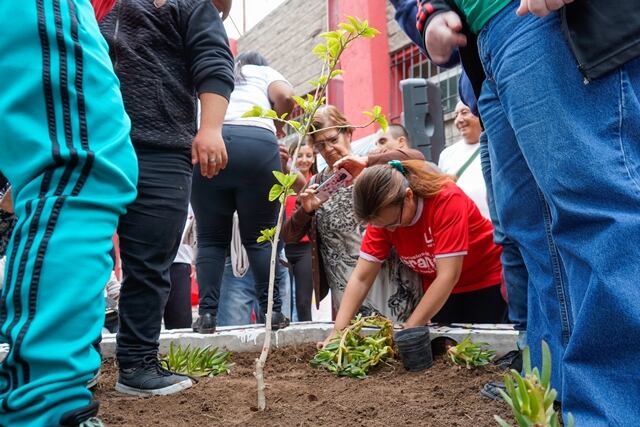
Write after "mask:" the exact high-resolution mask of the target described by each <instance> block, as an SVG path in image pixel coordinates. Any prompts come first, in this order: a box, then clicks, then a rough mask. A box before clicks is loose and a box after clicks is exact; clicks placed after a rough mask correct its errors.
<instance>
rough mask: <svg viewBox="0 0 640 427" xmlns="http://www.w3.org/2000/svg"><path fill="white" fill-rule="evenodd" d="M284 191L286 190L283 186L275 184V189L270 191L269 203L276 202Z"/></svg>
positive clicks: (272, 188)
mask: <svg viewBox="0 0 640 427" xmlns="http://www.w3.org/2000/svg"><path fill="white" fill-rule="evenodd" d="M283 191H284V188H283V187H282V185H280V184H273V187H271V190H270V191H269V201H270V202H273V201H274V200H276V199H277V198H278V197H280V195H281V194H282V192H283Z"/></svg>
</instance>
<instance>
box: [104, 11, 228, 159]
mask: <svg viewBox="0 0 640 427" xmlns="http://www.w3.org/2000/svg"><path fill="white" fill-rule="evenodd" d="M155 3H161V2H159V1H156V2H155ZM100 29H101V31H102V34H103V35H104V37H105V39H106V40H107V42H108V43H109V52H110V56H111V60H112V61H113V66H114V69H115V72H116V75H117V76H118V78H119V79H120V86H121V90H122V97H123V99H124V106H125V109H126V111H127V114H129V117H130V118H131V122H132V126H131V140H132V142H133V144H134V146H136V147H142V146H147V147H165V148H189V147H190V146H191V142H192V141H193V138H194V136H195V133H196V105H197V104H196V93H205V92H210V93H216V94H219V95H222V96H224V97H225V98H227V99H229V96H230V94H231V91H232V90H233V82H234V77H233V56H232V54H231V50H230V49H229V41H228V40H227V34H226V32H225V30H224V27H223V25H222V21H221V20H220V16H219V15H218V12H217V10H216V9H215V7H214V6H213V3H212V1H211V0H167V1H166V2H165V4H164V5H162V6H161V7H156V6H155V5H154V1H153V0H118V2H117V3H116V5H115V6H114V8H113V10H112V11H111V12H110V13H109V15H107V16H106V17H105V18H104V20H103V21H102V22H101V24H100Z"/></svg>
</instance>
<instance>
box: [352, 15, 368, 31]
mask: <svg viewBox="0 0 640 427" xmlns="http://www.w3.org/2000/svg"><path fill="white" fill-rule="evenodd" d="M347 19H348V20H349V22H351V25H352V26H353V28H354V29H355V30H356V31H355V32H358V33H359V32H360V31H362V29H363V28H364V26H365V25H366V21H365V22H364V23H363V22H362V21H360V20H359V19H358V18H356V17H353V16H347Z"/></svg>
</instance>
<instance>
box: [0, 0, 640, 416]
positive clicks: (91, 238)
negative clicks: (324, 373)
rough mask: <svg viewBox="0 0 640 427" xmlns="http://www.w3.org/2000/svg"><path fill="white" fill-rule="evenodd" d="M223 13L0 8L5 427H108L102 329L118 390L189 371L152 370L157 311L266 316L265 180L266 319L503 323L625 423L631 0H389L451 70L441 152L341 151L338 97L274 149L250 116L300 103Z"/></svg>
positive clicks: (629, 346) (237, 320) (211, 4)
mask: <svg viewBox="0 0 640 427" xmlns="http://www.w3.org/2000/svg"><path fill="white" fill-rule="evenodd" d="M230 4H231V2H230V1H229V0H214V1H209V0H182V1H178V2H175V1H166V0H155V1H146V0H129V1H127V2H115V1H113V0H93V1H91V2H89V1H87V0H66V1H52V2H50V1H44V0H39V1H37V2H35V4H34V5H28V6H21V7H18V8H16V7H12V6H10V5H9V4H8V3H6V2H5V3H3V4H2V6H0V16H2V17H4V19H5V22H4V24H5V26H7V27H8V28H9V29H10V31H8V32H7V33H6V35H4V36H3V37H2V38H0V54H1V55H2V58H3V59H2V62H1V63H0V69H1V70H2V71H3V73H6V74H7V75H11V77H12V78H11V79H4V80H2V81H0V89H1V90H0V94H1V95H0V120H1V126H0V129H1V130H0V146H1V148H2V150H3V152H5V153H9V156H4V155H3V156H2V157H0V170H1V171H2V175H0V260H1V261H0V262H1V263H2V264H1V265H0V269H1V270H2V273H3V274H2V276H1V277H0V283H3V289H2V296H1V299H0V342H2V343H7V344H9V353H8V354H7V356H6V358H5V359H4V360H3V361H2V363H1V364H0V402H1V405H0V425H10V426H17V427H20V426H49V425H63V426H89V425H94V426H95V425H102V424H101V423H100V421H99V420H98V419H97V418H95V416H96V414H97V411H98V403H97V402H93V401H92V397H91V392H90V391H89V389H88V388H89V387H90V386H92V385H94V384H95V383H96V382H97V381H98V380H99V372H100V371H99V367H100V355H99V350H100V344H99V343H100V337H101V331H102V328H103V327H107V329H109V330H117V331H118V334H117V349H116V358H117V362H118V378H117V381H116V385H115V388H116V390H117V391H118V392H121V393H125V394H131V395H135V396H148V395H168V394H173V393H178V392H180V391H182V390H184V389H187V388H189V387H191V386H192V385H193V383H192V380H191V379H190V378H189V377H187V376H184V375H180V374H177V373H174V372H171V371H169V370H167V369H166V368H165V367H163V366H162V365H161V364H160V363H159V360H158V339H159V335H160V331H161V328H162V327H163V325H164V327H165V328H192V329H193V331H195V332H196V333H201V334H210V333H214V332H215V330H216V327H217V326H218V325H238V324H247V323H251V322H258V323H263V322H264V321H265V314H266V312H267V304H268V302H269V301H268V283H269V270H270V258H271V247H270V245H269V244H268V242H262V243H259V242H258V239H257V238H258V237H259V236H260V231H261V230H263V229H267V228H271V227H273V226H274V225H275V224H276V220H277V212H278V209H279V206H278V204H277V203H271V202H269V201H268V198H267V195H268V193H269V189H270V187H271V185H272V184H273V182H274V180H273V175H272V171H274V170H277V171H284V172H287V173H288V172H293V173H294V174H296V176H297V181H296V183H295V185H294V189H295V191H296V192H297V194H296V195H295V196H289V197H287V198H286V200H285V205H286V206H285V213H286V215H285V221H284V224H283V227H282V234H281V238H282V244H281V245H280V247H279V248H278V262H277V274H276V287H275V289H274V298H273V307H274V310H273V314H272V318H271V322H272V325H273V327H274V329H279V328H286V327H287V326H288V325H289V323H290V321H291V314H292V313H295V314H296V319H297V320H300V321H309V320H312V308H313V305H314V303H315V304H319V303H320V301H322V300H323V299H324V298H325V297H327V295H329V294H330V295H331V306H332V308H333V311H334V313H333V314H334V318H335V326H334V329H333V331H332V332H331V334H329V336H328V337H327V338H326V340H325V343H326V342H328V341H329V340H330V339H331V338H332V337H334V336H335V335H336V334H337V333H339V332H340V330H341V329H343V328H344V327H346V326H347V325H348V324H349V322H350V321H351V319H352V318H353V317H354V316H355V315H356V314H357V313H361V314H365V315H367V314H373V313H378V314H382V315H384V316H386V317H388V318H390V319H392V320H393V321H394V323H396V324H397V325H398V326H400V327H403V328H412V327H417V326H422V325H425V324H428V323H430V322H438V323H455V322H465V323H502V322H510V323H513V324H514V326H515V328H516V329H517V330H518V331H519V340H518V348H517V349H515V350H514V352H513V354H514V355H515V356H513V357H514V358H517V356H518V354H519V351H520V349H521V348H522V347H523V346H524V345H526V344H528V345H529V346H530V347H531V349H532V354H533V362H534V364H535V365H540V343H541V342H542V341H543V340H544V341H546V342H547V343H548V344H549V345H550V348H551V351H552V354H553V363H554V371H553V377H552V384H553V386H554V387H555V388H556V389H557V390H558V392H559V394H558V400H559V401H560V402H561V403H562V406H563V410H565V411H566V412H571V413H572V414H573V416H574V418H575V420H576V423H577V425H580V426H597V425H629V423H628V421H629V420H635V419H637V418H640V414H639V413H637V410H638V409H637V407H636V405H634V402H633V397H634V394H633V393H630V392H629V390H635V388H637V386H636V385H637V383H638V378H640V370H638V368H636V367H635V366H636V364H634V363H633V362H634V360H633V356H634V355H635V352H636V350H637V349H638V345H637V336H638V333H637V332H638V330H639V328H640V320H639V319H640V314H639V313H640V311H639V310H638V306H637V304H636V301H637V300H638V297H639V296H640V295H639V293H638V291H637V289H636V287H634V286H632V284H633V280H635V279H636V278H637V277H640V270H639V265H640V264H638V263H637V262H635V261H634V255H633V254H634V253H635V251H636V246H637V245H636V241H637V237H638V236H639V235H640V220H639V218H638V213H639V208H640V196H639V194H640V184H638V183H639V182H640V167H639V164H638V159H639V158H640V145H639V144H638V135H640V102H639V101H638V99H640V86H639V85H640V59H638V57H640V47H639V46H640V44H638V43H637V40H638V39H639V38H640V15H639V14H640V12H638V10H640V9H639V8H637V6H639V4H638V2H637V1H636V0H634V1H622V0H616V1H609V2H608V3H607V4H606V5H604V2H603V1H600V0H546V1H545V0H521V1H519V2H518V1H509V0H504V1H489V0H486V1H467V0H455V1H445V0H432V1H428V0H423V1H418V2H416V1H414V0H393V1H392V4H393V5H394V7H395V8H396V19H397V20H398V22H399V23H400V25H401V26H402V27H403V29H404V30H405V32H406V33H407V35H408V36H409V37H410V38H411V39H412V40H413V41H414V43H416V44H417V45H418V46H419V47H420V48H421V49H422V51H423V52H424V53H425V54H427V55H429V57H430V58H431V60H432V61H433V62H435V63H438V64H440V65H442V66H453V65H455V64H458V63H462V66H463V75H462V77H461V81H460V98H461V101H460V102H459V103H458V105H457V106H456V109H455V126H456V127H457V129H458V130H459V132H460V135H461V137H462V139H461V140H460V141H459V142H457V143H455V144H453V145H452V146H450V147H448V148H446V149H445V150H444V151H443V152H442V153H441V154H440V158H439V162H438V164H437V165H436V164H433V163H431V162H428V161H426V160H425V157H424V155H423V154H422V153H421V152H420V151H417V150H414V149H412V148H411V140H410V137H409V135H408V134H407V131H406V130H405V129H404V128H403V127H402V126H401V125H399V124H393V125H391V126H390V127H389V129H388V130H386V131H384V132H379V133H378V134H377V135H376V145H375V148H374V149H373V150H372V151H370V152H369V153H366V154H365V155H363V156H362V155H356V154H354V153H353V151H352V147H351V144H352V138H353V134H354V129H355V127H354V126H353V125H352V124H351V123H350V121H349V119H348V118H347V117H345V115H344V114H343V113H342V112H341V111H340V110H339V109H338V108H336V107H335V106H332V105H323V106H322V107H320V108H319V109H318V110H317V112H316V113H315V116H314V117H313V123H312V124H313V126H312V132H311V133H310V134H309V135H308V137H307V139H306V140H305V141H301V145H300V146H298V144H297V143H295V144H293V145H291V146H289V147H286V146H283V145H282V144H281V143H280V142H279V140H278V138H281V137H282V136H284V129H283V127H282V124H281V123H280V122H278V121H273V120H271V119H266V118H244V117H242V115H243V113H244V112H245V111H248V110H250V109H251V108H252V107H253V106H254V105H259V106H261V107H262V108H263V109H266V108H272V109H274V110H275V111H276V113H277V114H278V116H282V115H283V114H285V113H287V114H289V113H291V111H292V110H293V107H294V105H295V103H294V100H293V95H294V93H293V88H292V86H291V84H290V83H289V82H288V81H287V79H286V78H285V76H283V75H282V74H280V73H279V72H278V71H276V70H275V69H273V68H271V67H270V66H269V64H268V62H267V60H266V59H265V58H264V57H263V56H261V55H260V54H259V53H258V52H244V53H242V54H240V55H238V56H237V57H235V58H234V57H233V55H232V53H231V50H230V47H229V42H228V39H227V36H226V33H225V30H224V27H223V25H222V19H223V18H224V17H225V16H226V15H227V14H228V12H229V8H230ZM92 6H93V8H92ZM559 9H560V11H559V12H556V10H559ZM596 11H597V13H596ZM98 22H99V25H98ZM612 28H617V30H615V31H614V30H612ZM563 29H564V30H565V31H564V32H563ZM105 41H106V43H105ZM25 99H28V100H29V103H28V104H27V103H25V102H24V100H25ZM25 129H28V132H25ZM296 152H297V155H296V156H295V158H294V154H295V153H296ZM319 158H322V160H323V165H324V166H323V167H322V168H320V169H318V167H317V164H318V163H317V160H318V159H319ZM605 171H606V172H605ZM5 176H6V177H5ZM336 177H341V179H343V181H342V184H341V185H337V184H335V182H337V181H336V180H335V179H334V178H336ZM345 177H348V178H345ZM327 183H331V184H332V185H334V189H333V190H332V191H331V192H330V193H328V192H327V190H326V186H325V184H327ZM9 236H11V239H9ZM114 236H117V239H114ZM114 241H117V251H114V248H113V242H114ZM61 260H62V261H61ZM118 260H120V263H119V264H118ZM70 263H73V264H74V265H73V267H74V268H73V269H72V272H70V270H69V266H70ZM5 264H6V265H5ZM119 265H121V266H122V283H120V281H119V280H117V277H116V275H115V274H114V269H115V268H116V267H117V266H119ZM193 275H195V277H196V279H197V285H198V286H197V289H198V314H197V317H196V318H195V319H193V318H192V312H191V310H192V305H191V283H192V280H191V279H192V276H193ZM61 284H64V286H62V285H61ZM105 302H106V309H104V307H105ZM114 313H117V314H118V316H117V319H114ZM512 366H515V365H512ZM610 366H613V367H614V368H615V369H619V371H617V373H618V375H614V373H613V372H611V369H610ZM500 387H501V385H500V384H497V383H490V384H487V385H486V386H485V387H484V389H483V394H484V395H486V396H489V397H496V396H497V395H498V393H499V392H498V391H497V390H499V389H500ZM604 396H606V399H604Z"/></svg>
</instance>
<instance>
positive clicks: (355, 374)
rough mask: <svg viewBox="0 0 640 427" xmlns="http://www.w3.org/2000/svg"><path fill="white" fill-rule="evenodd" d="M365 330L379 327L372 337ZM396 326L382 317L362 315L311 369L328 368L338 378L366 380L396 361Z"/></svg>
mask: <svg viewBox="0 0 640 427" xmlns="http://www.w3.org/2000/svg"><path fill="white" fill-rule="evenodd" d="M362 328H377V329H378V331H377V332H375V333H373V334H372V335H364V334H362ZM394 356H395V351H394V348H393V324H392V323H391V321H390V320H389V319H387V318H385V317H382V316H369V317H361V316H360V315H358V316H357V317H356V318H355V319H354V320H353V321H352V322H351V326H349V327H348V328H345V329H344V330H342V331H341V332H340V334H338V335H337V336H336V337H335V338H334V339H333V340H331V342H329V344H327V345H326V346H325V347H324V348H323V349H322V350H320V351H318V353H317V354H316V355H315V357H314V358H313V359H312V360H311V362H310V363H311V366H313V367H316V368H320V367H321V368H325V369H326V370H328V371H329V372H331V373H333V374H336V375H338V376H345V377H352V378H365V377H366V376H367V373H368V372H369V370H370V369H371V368H373V367H374V366H376V365H378V364H380V363H381V362H385V361H386V360H389V359H393V358H394Z"/></svg>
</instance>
